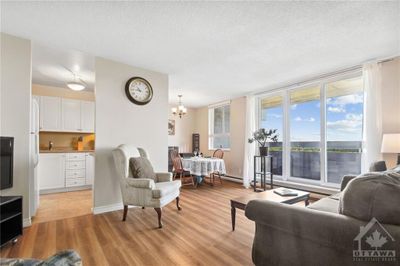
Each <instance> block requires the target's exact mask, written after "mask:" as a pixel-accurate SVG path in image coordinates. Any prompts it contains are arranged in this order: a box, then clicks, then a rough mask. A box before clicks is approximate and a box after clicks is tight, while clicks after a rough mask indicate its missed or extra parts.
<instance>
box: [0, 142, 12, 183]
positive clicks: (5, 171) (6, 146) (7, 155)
mask: <svg viewBox="0 0 400 266" xmlns="http://www.w3.org/2000/svg"><path fill="white" fill-rule="evenodd" d="M0 141H1V143H0V157H1V160H0V168H1V171H0V172H1V176H0V189H6V188H10V187H12V186H13V168H14V138H13V137H0Z"/></svg>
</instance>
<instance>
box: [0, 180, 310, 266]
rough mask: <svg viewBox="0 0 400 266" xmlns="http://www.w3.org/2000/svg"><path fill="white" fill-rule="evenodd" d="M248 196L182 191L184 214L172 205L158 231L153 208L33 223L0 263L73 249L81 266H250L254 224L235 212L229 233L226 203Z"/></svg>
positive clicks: (227, 185)
mask: <svg viewBox="0 0 400 266" xmlns="http://www.w3.org/2000/svg"><path fill="white" fill-rule="evenodd" d="M250 193H253V192H252V190H251V189H244V188H243V187H242V186H241V185H240V184H235V183H231V182H227V181H225V182H224V183H223V186H215V187H210V186H208V185H202V186H200V187H198V188H197V189H192V188H183V189H182V192H181V203H180V204H181V207H182V211H180V212H179V211H178V210H177V209H176V206H175V202H171V203H170V204H169V205H168V206H166V207H164V208H163V223H164V227H163V228H162V229H158V228H157V225H158V224H157V214H156V212H155V211H154V209H152V208H146V209H144V210H142V209H141V208H131V209H129V212H128V216H127V219H126V222H122V221H121V219H122V210H121V211H115V212H110V213H105V214H100V215H92V214H88V215H82V216H79V217H74V218H66V219H61V220H57V221H50V222H43V223H35V224H33V225H32V226H31V227H29V228H26V229H25V230H24V236H23V237H22V238H21V239H20V240H19V241H18V242H17V244H15V245H14V246H12V245H9V246H7V247H5V248H3V250H1V257H33V258H46V257H48V256H51V255H52V254H54V253H55V252H56V251H59V250H63V249H75V250H76V251H77V252H78V253H79V254H80V255H81V257H82V259H83V265H252V262H251V245H252V241H253V236H254V224H253V222H252V221H250V220H248V219H247V218H246V217H245V216H244V212H243V211H241V210H238V211H237V214H236V229H235V231H234V232H232V231H231V217H230V201H229V200H230V199H231V198H233V197H239V196H243V195H246V194H250ZM303 206H304V203H303ZM121 207H122V206H121Z"/></svg>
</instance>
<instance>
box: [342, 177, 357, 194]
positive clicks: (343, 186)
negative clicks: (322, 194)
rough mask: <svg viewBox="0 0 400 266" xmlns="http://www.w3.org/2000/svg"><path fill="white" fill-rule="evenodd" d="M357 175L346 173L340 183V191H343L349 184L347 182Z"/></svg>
mask: <svg viewBox="0 0 400 266" xmlns="http://www.w3.org/2000/svg"><path fill="white" fill-rule="evenodd" d="M356 177H357V176H356V175H345V176H343V178H342V182H341V183H340V191H343V189H344V188H345V187H346V186H347V184H348V183H349V182H350V180H352V179H354V178H356Z"/></svg>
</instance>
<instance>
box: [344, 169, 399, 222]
mask: <svg viewBox="0 0 400 266" xmlns="http://www.w3.org/2000/svg"><path fill="white" fill-rule="evenodd" d="M399 202H400V174H398V173H396V172H395V171H390V172H389V171H387V172H384V173H367V174H363V175H360V176H359V177H356V178H354V179H353V180H351V181H350V182H349V183H348V185H347V186H346V188H345V189H344V190H343V192H342V196H341V198H340V201H339V213H341V214H344V215H347V216H351V217H354V218H357V219H360V220H363V221H369V220H371V219H372V218H373V217H375V218H376V219H377V220H378V221H379V222H380V223H385V224H395V225H400V204H399Z"/></svg>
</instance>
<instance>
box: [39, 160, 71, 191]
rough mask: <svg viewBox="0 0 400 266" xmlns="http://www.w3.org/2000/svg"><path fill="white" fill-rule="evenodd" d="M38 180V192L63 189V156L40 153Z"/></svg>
mask: <svg viewBox="0 0 400 266" xmlns="http://www.w3.org/2000/svg"><path fill="white" fill-rule="evenodd" d="M38 179H39V188H40V190H43V189H54V188H63V187H65V154H64V153H41V154H40V156H39V164H38Z"/></svg>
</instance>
